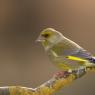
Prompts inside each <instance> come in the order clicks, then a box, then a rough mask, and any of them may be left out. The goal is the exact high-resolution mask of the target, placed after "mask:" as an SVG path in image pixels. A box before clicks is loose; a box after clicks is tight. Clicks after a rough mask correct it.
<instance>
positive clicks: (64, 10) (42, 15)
mask: <svg viewBox="0 0 95 95" xmlns="http://www.w3.org/2000/svg"><path fill="white" fill-rule="evenodd" d="M46 27H53V28H55V29H56V30H58V31H61V32H62V33H63V34H64V35H65V36H66V37H68V38H70V39H72V40H74V41H75V42H77V43H78V44H80V45H81V46H83V47H84V48H85V49H87V50H88V51H90V52H91V53H93V54H95V0H0V86H6V85H22V86H27V87H36V86H38V85H40V84H42V83H43V82H45V81H47V80H48V79H50V78H51V77H52V75H53V73H55V72H57V71H58V69H57V68H56V67H55V66H53V65H52V64H51V62H50V61H49V59H48V57H47V55H46V53H45V52H44V50H43V47H42V46H41V45H40V44H38V43H35V40H36V38H37V37H38V35H39V33H40V31H41V30H42V29H44V28H46ZM63 30H64V31H63ZM59 93H60V95H63V94H64V95H95V73H89V74H87V75H86V76H85V77H83V78H81V79H79V80H76V81H75V82H74V83H72V84H71V85H70V86H68V87H66V88H64V89H63V90H62V91H60V92H59Z"/></svg>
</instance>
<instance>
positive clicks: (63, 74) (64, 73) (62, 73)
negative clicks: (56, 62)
mask: <svg viewBox="0 0 95 95" xmlns="http://www.w3.org/2000/svg"><path fill="white" fill-rule="evenodd" d="M69 75H70V73H69V72H68V71H59V72H57V73H55V74H54V77H55V78H66V77H67V76H69Z"/></svg>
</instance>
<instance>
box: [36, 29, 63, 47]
mask: <svg viewBox="0 0 95 95" xmlns="http://www.w3.org/2000/svg"><path fill="white" fill-rule="evenodd" d="M60 39H62V34H61V33H60V32H58V31H56V30H55V29H53V28H46V29H44V30H43V31H42V32H41V33H40V35H39V37H38V39H37V41H38V42H41V43H42V44H43V45H44V46H48V45H50V44H54V43H56V42H58V41H59V40H60Z"/></svg>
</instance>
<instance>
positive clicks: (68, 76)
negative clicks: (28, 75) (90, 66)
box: [0, 68, 86, 95]
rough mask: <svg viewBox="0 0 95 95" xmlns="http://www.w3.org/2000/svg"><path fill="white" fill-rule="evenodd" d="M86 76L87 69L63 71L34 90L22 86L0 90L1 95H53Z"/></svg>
mask: <svg viewBox="0 0 95 95" xmlns="http://www.w3.org/2000/svg"><path fill="white" fill-rule="evenodd" d="M85 74H86V69H85V68H80V69H77V70H73V71H72V72H67V71H61V72H59V73H57V74H56V75H54V76H53V77H52V78H51V79H50V80H49V81H47V82H45V83H44V84H42V85H41V86H39V87H37V88H35V89H33V88H27V87H21V86H8V87H1V88H0V95H52V94H53V93H55V92H57V91H58V90H60V89H61V88H62V87H64V86H66V85H68V84H70V83H71V82H72V81H73V80H75V79H78V78H80V77H82V76H84V75H85Z"/></svg>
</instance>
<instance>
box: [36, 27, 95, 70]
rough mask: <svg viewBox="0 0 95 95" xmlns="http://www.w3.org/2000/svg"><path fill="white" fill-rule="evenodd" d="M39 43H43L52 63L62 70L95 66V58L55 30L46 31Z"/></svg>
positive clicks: (39, 38)
mask: <svg viewBox="0 0 95 95" xmlns="http://www.w3.org/2000/svg"><path fill="white" fill-rule="evenodd" d="M37 41H39V42H41V44H42V45H43V47H44V49H45V51H46V52H47V54H48V56H49V58H50V59H51V61H52V63H53V64H55V65H56V66H58V67H59V68H62V70H73V69H76V68H79V67H86V66H88V67H93V66H95V57H93V55H91V54H90V53H88V52H87V51H86V50H85V49H83V48H82V47H81V46H79V45H78V44H76V43H75V42H73V41H71V40H70V39H68V38H66V37H65V36H63V35H62V33H60V32H58V31H56V30H55V29H53V28H46V29H44V30H43V31H42V32H41V33H40V35H39V37H38V39H37Z"/></svg>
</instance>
